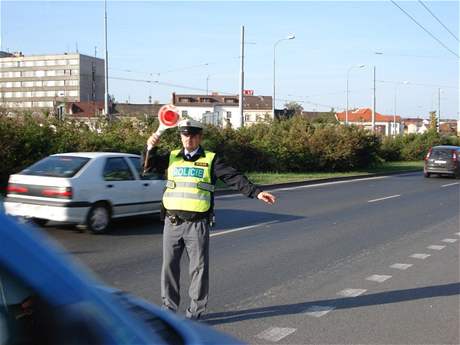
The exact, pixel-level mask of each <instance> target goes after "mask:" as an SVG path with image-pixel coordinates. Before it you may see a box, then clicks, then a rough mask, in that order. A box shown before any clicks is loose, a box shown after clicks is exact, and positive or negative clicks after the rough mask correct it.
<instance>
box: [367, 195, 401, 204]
mask: <svg viewBox="0 0 460 345" xmlns="http://www.w3.org/2000/svg"><path fill="white" fill-rule="evenodd" d="M400 196H401V194H396V195H390V196H386V197H384V198H379V199H373V200H368V201H367V202H377V201H382V200H387V199H393V198H398V197H400Z"/></svg>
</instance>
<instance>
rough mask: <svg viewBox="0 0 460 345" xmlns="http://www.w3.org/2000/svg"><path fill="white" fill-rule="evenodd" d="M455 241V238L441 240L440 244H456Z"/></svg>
mask: <svg viewBox="0 0 460 345" xmlns="http://www.w3.org/2000/svg"><path fill="white" fill-rule="evenodd" d="M457 241H458V239H456V238H445V239H443V240H442V241H441V242H445V243H455V242H457Z"/></svg>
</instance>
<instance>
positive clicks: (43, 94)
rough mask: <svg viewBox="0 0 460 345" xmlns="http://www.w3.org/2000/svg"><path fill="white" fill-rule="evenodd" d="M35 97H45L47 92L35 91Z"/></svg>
mask: <svg viewBox="0 0 460 345" xmlns="http://www.w3.org/2000/svg"><path fill="white" fill-rule="evenodd" d="M35 97H45V91H35Z"/></svg>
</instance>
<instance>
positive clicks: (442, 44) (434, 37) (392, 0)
mask: <svg viewBox="0 0 460 345" xmlns="http://www.w3.org/2000/svg"><path fill="white" fill-rule="evenodd" d="M390 1H391V3H392V4H393V5H395V6H396V7H397V8H399V9H400V10H401V11H402V12H403V13H404V14H405V15H406V16H408V17H409V18H410V19H411V20H412V21H413V22H414V23H415V24H417V25H418V26H419V27H420V28H422V30H423V31H425V32H426V33H427V34H428V35H430V36H431V37H432V38H433V39H434V40H436V42H438V43H439V44H440V45H441V46H443V47H444V48H445V49H446V50H448V51H449V52H450V53H452V54H453V55H455V56H456V57H457V58H460V56H459V55H458V54H457V53H456V52H454V51H453V50H451V49H450V48H449V47H448V46H446V45H445V44H444V43H443V42H442V41H441V40H440V39H438V38H437V37H436V36H435V35H433V34H432V33H431V32H430V31H428V29H426V28H425V27H424V26H423V25H422V24H420V23H419V22H418V21H417V20H416V19H415V18H414V17H412V16H411V15H410V14H409V13H408V12H407V11H406V10H404V9H403V8H402V7H401V6H399V5H398V4H397V3H396V2H395V1H394V0H390Z"/></svg>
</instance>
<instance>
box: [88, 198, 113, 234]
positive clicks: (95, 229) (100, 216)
mask: <svg viewBox="0 0 460 345" xmlns="http://www.w3.org/2000/svg"><path fill="white" fill-rule="evenodd" d="M110 221H111V213H110V208H109V206H108V205H107V204H105V203H102V202H98V203H96V204H94V205H93V206H92V207H91V208H90V210H89V212H88V216H87V217H86V227H87V228H88V230H90V231H91V232H92V233H93V234H103V233H104V232H107V230H108V229H109V226H110Z"/></svg>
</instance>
